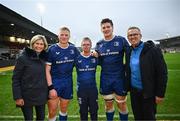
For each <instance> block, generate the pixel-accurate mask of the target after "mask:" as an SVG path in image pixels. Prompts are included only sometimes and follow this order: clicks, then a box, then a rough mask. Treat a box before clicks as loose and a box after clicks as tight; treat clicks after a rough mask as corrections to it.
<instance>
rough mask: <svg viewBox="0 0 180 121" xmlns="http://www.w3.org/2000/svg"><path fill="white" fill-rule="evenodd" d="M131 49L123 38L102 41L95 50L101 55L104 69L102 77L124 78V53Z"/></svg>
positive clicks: (117, 37)
mask: <svg viewBox="0 0 180 121" xmlns="http://www.w3.org/2000/svg"><path fill="white" fill-rule="evenodd" d="M128 47H129V44H128V42H127V40H126V39H125V38H124V37H121V36H114V37H113V39H112V40H110V41H106V40H100V41H99V42H98V43H97V44H96V48H95V50H96V51H97V52H98V54H99V63H100V65H101V67H102V70H101V76H108V75H109V76H111V77H112V76H113V77H114V76H115V77H120V78H124V73H125V72H124V71H125V70H124V64H123V57H124V52H125V51H126V49H127V48H128Z"/></svg>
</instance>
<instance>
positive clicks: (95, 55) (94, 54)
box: [91, 50, 99, 58]
mask: <svg viewBox="0 0 180 121" xmlns="http://www.w3.org/2000/svg"><path fill="white" fill-rule="evenodd" d="M91 56H94V57H96V58H98V56H99V55H98V53H97V52H96V51H95V50H93V51H92V52H91Z"/></svg>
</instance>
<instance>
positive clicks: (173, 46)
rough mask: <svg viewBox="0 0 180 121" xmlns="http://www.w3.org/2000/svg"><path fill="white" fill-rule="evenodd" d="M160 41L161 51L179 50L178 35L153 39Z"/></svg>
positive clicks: (179, 37)
mask: <svg viewBox="0 0 180 121" xmlns="http://www.w3.org/2000/svg"><path fill="white" fill-rule="evenodd" d="M155 41H157V42H159V43H160V48H161V49H162V50H163V52H165V53H166V52H169V53H176V52H180V36H174V37H169V38H164V39H159V40H155Z"/></svg>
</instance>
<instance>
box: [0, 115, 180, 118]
mask: <svg viewBox="0 0 180 121" xmlns="http://www.w3.org/2000/svg"><path fill="white" fill-rule="evenodd" d="M156 116H157V117H180V114H157V115H156ZM34 117H35V116H34ZM68 117H70V118H79V115H68ZM98 117H100V118H105V117H106V115H98ZM114 117H115V118H117V117H119V115H114ZM128 117H133V115H132V114H129V115H128ZM0 118H3V119H5V118H9V119H13V118H23V116H8V115H4V116H0Z"/></svg>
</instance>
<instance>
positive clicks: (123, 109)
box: [93, 18, 129, 121]
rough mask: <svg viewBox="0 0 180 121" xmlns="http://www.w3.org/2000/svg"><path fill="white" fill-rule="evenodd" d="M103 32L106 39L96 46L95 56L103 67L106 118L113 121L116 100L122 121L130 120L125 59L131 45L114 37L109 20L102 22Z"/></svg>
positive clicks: (102, 81) (102, 92) (101, 88)
mask: <svg viewBox="0 0 180 121" xmlns="http://www.w3.org/2000/svg"><path fill="white" fill-rule="evenodd" d="M101 31H102V33H103V34H104V39H102V40H100V41H99V42H98V43H97V44H96V48H95V49H96V51H94V52H93V55H94V56H96V57H99V63H100V65H101V67H102V70H101V78H100V93H101V94H102V95H103V98H104V100H105V110H106V118H107V120H108V121H112V120H113V117H114V106H113V102H114V99H115V101H116V102H117V106H118V109H119V118H120V120H128V108H127V105H126V94H127V93H126V89H125V83H124V81H125V70H124V64H123V57H124V54H125V52H126V51H127V50H128V47H129V44H128V42H127V40H126V39H125V38H124V37H121V36H115V35H113V22H112V20H110V19H109V18H105V19H103V20H102V21H101Z"/></svg>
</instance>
